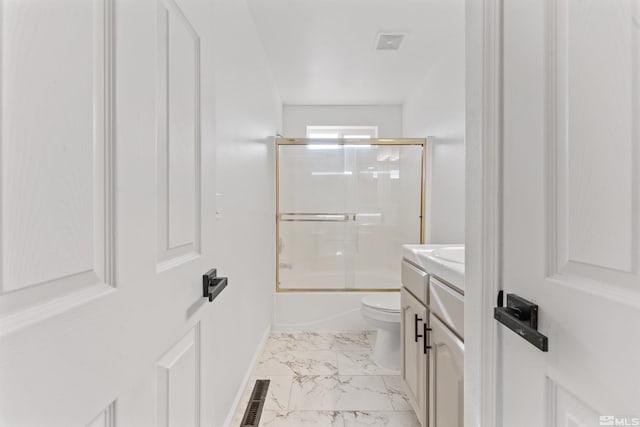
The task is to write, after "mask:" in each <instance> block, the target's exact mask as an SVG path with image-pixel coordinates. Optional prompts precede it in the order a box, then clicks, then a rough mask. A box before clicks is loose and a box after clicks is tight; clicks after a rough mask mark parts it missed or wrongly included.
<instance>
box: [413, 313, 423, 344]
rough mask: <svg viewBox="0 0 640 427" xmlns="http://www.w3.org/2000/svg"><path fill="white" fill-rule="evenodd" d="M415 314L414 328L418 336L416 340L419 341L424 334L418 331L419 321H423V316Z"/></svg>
mask: <svg viewBox="0 0 640 427" xmlns="http://www.w3.org/2000/svg"><path fill="white" fill-rule="evenodd" d="M413 316H414V324H413V326H414V329H413V330H414V331H415V336H416V337H415V340H416V342H418V338H422V335H420V334H419V333H418V322H422V318H421V317H418V315H417V314H414V315H413Z"/></svg>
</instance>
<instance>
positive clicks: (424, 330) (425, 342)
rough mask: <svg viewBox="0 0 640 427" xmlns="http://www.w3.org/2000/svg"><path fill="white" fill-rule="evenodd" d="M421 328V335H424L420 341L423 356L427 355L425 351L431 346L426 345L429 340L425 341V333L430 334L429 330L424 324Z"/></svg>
mask: <svg viewBox="0 0 640 427" xmlns="http://www.w3.org/2000/svg"><path fill="white" fill-rule="evenodd" d="M422 326H423V328H424V329H423V331H422V334H423V335H424V339H423V340H422V341H423V342H422V351H423V352H424V354H427V350H429V349H430V348H431V346H430V345H429V344H428V342H429V340H428V339H427V333H428V332H431V328H429V327H427V324H426V323H423V324H422Z"/></svg>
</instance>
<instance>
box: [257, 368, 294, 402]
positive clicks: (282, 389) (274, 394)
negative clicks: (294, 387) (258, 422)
mask: <svg viewBox="0 0 640 427" xmlns="http://www.w3.org/2000/svg"><path fill="white" fill-rule="evenodd" d="M257 379H268V380H271V381H270V382H269V388H268V389H267V398H266V399H265V402H264V410H265V411H286V409H287V407H288V406H289V396H290V395H291V384H292V383H293V377H292V376H275V375H272V376H269V377H268V378H267V377H255V378H253V379H252V381H251V384H253V383H255V380H257Z"/></svg>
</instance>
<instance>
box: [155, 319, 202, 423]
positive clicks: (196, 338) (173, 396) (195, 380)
mask: <svg viewBox="0 0 640 427" xmlns="http://www.w3.org/2000/svg"><path fill="white" fill-rule="evenodd" d="M157 378H158V379H157V383H158V387H157V393H158V396H157V401H158V425H159V426H161V427H184V426H194V427H196V426H199V425H200V403H201V402H200V390H201V385H200V378H201V369H200V323H199V322H198V323H197V324H196V325H195V326H194V327H193V328H192V329H191V330H190V331H189V332H187V334H186V335H185V336H183V337H182V338H181V339H180V340H178V342H177V343H175V344H174V345H173V346H172V347H171V348H170V349H169V350H168V351H167V352H166V353H165V354H164V356H162V358H161V359H160V360H159V361H158V364H157ZM190 394H192V396H191V397H188V396H189V395H190ZM185 401H186V402H194V403H195V404H194V406H193V408H188V407H184V406H183V405H181V404H180V403H181V402H185Z"/></svg>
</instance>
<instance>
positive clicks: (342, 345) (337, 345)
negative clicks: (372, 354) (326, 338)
mask: <svg viewBox="0 0 640 427" xmlns="http://www.w3.org/2000/svg"><path fill="white" fill-rule="evenodd" d="M371 333H374V334H375V332H374V331H361V332H338V333H335V334H333V340H332V347H331V348H332V349H333V350H337V351H349V350H366V351H371V349H372V346H371V341H370V339H369V335H370V334H371Z"/></svg>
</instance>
